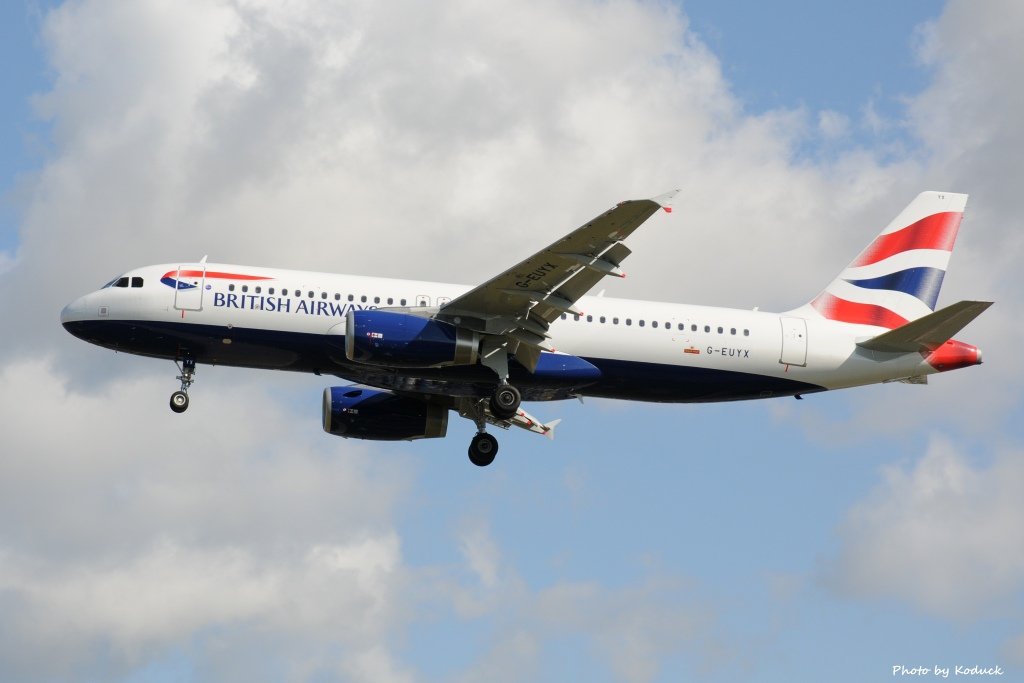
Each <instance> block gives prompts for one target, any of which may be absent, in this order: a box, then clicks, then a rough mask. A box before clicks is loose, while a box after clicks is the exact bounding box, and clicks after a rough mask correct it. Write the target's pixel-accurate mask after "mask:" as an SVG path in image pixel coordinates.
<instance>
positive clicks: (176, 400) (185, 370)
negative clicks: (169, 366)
mask: <svg viewBox="0 0 1024 683" xmlns="http://www.w3.org/2000/svg"><path fill="white" fill-rule="evenodd" d="M174 363H175V365H177V366H178V370H179V371H180V372H181V374H180V375H178V379H179V380H181V389H179V390H178V391H175V392H174V393H173V394H171V410H173V411H174V412H176V413H184V412H185V410H186V409H187V408H188V388H189V387H190V386H192V382H194V381H195V376H196V361H195V359H194V358H191V357H189V356H186V357H184V358H182V359H181V362H180V363H179V362H178V361H174Z"/></svg>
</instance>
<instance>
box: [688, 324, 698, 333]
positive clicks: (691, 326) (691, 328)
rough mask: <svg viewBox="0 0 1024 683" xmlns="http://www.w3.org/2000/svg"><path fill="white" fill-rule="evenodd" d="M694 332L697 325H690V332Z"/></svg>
mask: <svg viewBox="0 0 1024 683" xmlns="http://www.w3.org/2000/svg"><path fill="white" fill-rule="evenodd" d="M696 331H697V325H696V324H694V325H690V332H696Z"/></svg>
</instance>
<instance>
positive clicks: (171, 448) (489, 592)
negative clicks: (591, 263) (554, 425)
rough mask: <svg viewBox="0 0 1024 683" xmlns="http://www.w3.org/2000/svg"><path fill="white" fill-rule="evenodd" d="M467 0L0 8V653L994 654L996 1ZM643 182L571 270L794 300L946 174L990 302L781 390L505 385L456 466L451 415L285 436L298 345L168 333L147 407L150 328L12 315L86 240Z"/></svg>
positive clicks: (1005, 371)
mask: <svg viewBox="0 0 1024 683" xmlns="http://www.w3.org/2000/svg"><path fill="white" fill-rule="evenodd" d="M51 7H52V10H51V9H49V8H51ZM487 16H488V15H487V13H486V11H484V10H481V9H480V8H476V7H473V6H471V5H466V4H464V3H457V2H455V3H440V4H439V5H438V9H437V10H436V11H433V12H426V10H421V9H419V8H418V7H417V6H416V5H415V4H414V5H411V6H395V7H393V8H373V7H369V6H367V7H362V6H359V5H356V4H353V5H351V6H349V5H337V4H336V3H326V4H323V3H320V4H318V3H317V2H315V0H310V2H307V3H295V4H293V5H289V6H287V7H284V6H277V5H275V4H274V3H270V4H268V5H260V4H259V3H253V4H251V5H239V4H230V3H224V4H221V3H207V4H203V3H197V4H188V3H184V4H183V5H177V4H174V3H170V4H168V3H160V2H145V3H142V2H140V3H138V4H133V5H131V6H119V7H112V6H111V5H109V4H104V3H98V2H88V1H83V2H78V3H71V4H68V5H60V4H58V3H53V4H52V5H51V4H44V5H40V4H38V3H26V4H16V3H8V4H7V5H4V6H3V7H2V9H0V20H2V21H0V25H2V26H3V29H2V31H3V34H2V35H0V50H2V52H0V55H2V56H3V58H4V60H5V63H7V64H16V65H17V68H15V69H7V70H5V71H4V72H3V74H0V98H2V100H3V104H4V106H3V107H0V112H2V113H0V117H2V119H3V120H2V125H0V140H2V148H3V149H4V150H5V153H4V155H3V159H2V160H0V188H3V190H4V193H5V201H4V203H3V205H2V207H3V208H2V210H0V247H2V248H3V249H4V250H6V251H15V250H17V251H18V252H19V254H20V260H19V262H18V263H17V264H15V265H13V266H10V269H9V270H6V272H5V270H4V269H0V311H2V312H3V314H4V316H5V319H7V320H16V321H18V322H19V324H18V325H17V326H7V331H6V332H5V333H4V337H3V339H4V341H3V343H4V344H5V345H6V348H8V349H9V350H8V353H7V354H6V356H7V357H6V358H4V359H2V361H0V363H2V364H0V379H2V380H3V381H4V382H5V383H6V385H7V386H8V387H9V388H10V389H9V391H8V392H6V396H0V415H4V416H5V418H3V420H4V423H3V426H4V428H5V432H6V433H7V434H8V438H9V439H10V441H9V443H10V444H11V445H10V447H9V449H10V450H11V451H12V452H13V453H15V454H16V455H11V453H9V454H8V455H7V456H5V458H4V460H3V462H2V464H0V467H2V469H0V481H2V482H4V484H2V485H0V486H2V487H0V500H2V501H3V502H2V503H0V519H5V520H7V521H6V522H4V523H3V524H0V603H3V604H6V605H8V606H10V609H5V610H2V611H3V612H4V613H5V615H6V616H0V632H4V633H7V634H10V636H11V637H10V638H7V639H3V640H6V641H7V642H6V644H0V678H4V679H7V678H11V679H18V680H26V681H28V680H69V681H70V680H124V681H133V682H142V681H146V682H149V681H172V680H173V681H178V680H284V679H288V680H303V681H305V680H309V681H319V680H352V681H361V680H395V681H461V680H478V679H481V678H487V679H489V680H524V679H534V680H541V681H555V680H565V679H568V678H575V679H584V678H585V679H587V680H594V681H670V680H671V681H675V680H680V679H684V680H685V679H690V678H699V679H700V680H707V681H736V680H744V681H766V682H774V681H794V680H796V681H800V680H808V681H810V680H815V681H816V680H825V679H827V680H835V681H851V682H852V681H874V680H891V679H893V675H892V673H891V672H892V667H893V666H895V665H907V666H908V667H909V666H917V665H921V666H928V667H933V666H936V665H940V666H956V665H958V664H964V665H976V664H977V665H984V666H996V665H998V666H1001V667H1002V668H1003V669H1005V670H1006V671H1007V672H1008V674H1007V677H1006V678H1004V680H1009V679H1012V677H1013V676H1014V675H1015V673H1016V674H1018V675H1019V673H1020V671H1021V670H1022V667H1024V624H1022V623H1021V619H1020V615H1021V614H1022V613H1024V611H1022V608H1024V604H1022V602H1024V528H1022V527H1021V522H1020V518H1021V515H1020V514H1018V513H1020V512H1021V507H1020V503H1019V502H1018V501H1019V500H1020V499H1021V497H1020V495H1019V493H1020V489H1019V486H1021V485H1024V470H1022V468H1021V466H1020V465H1019V464H1017V463H1018V462H1020V458H1019V455H1020V452H1021V433H1020V427H1019V424H1017V422H1018V421H1017V420H1016V415H1017V414H1018V413H1019V409H1020V407H1021V395H1020V388H1021V381H1020V378H1021V376H1022V373H1024V368H1022V367H1020V365H1019V363H1018V361H1017V360H1016V354H1015V353H1014V350H1013V348H1012V345H1011V344H1010V343H1009V342H1007V341H1005V340H1006V339H1009V338H1011V336H1012V335H1011V334H1009V331H1010V330H1013V329H1015V328H1014V325H1015V322H1014V320H1015V313H1014V311H1015V308H1016V300H1019V294H1020V293H1021V292H1020V285H1019V277H1015V273H1016V265H1015V264H1016V262H1017V261H1016V257H1017V256H1019V255H1020V254H1021V251H1022V250H1024V248H1022V244H1021V243H1020V242H1021V240H1020V239H1018V238H1016V236H1015V233H1014V232H1013V231H1008V230H1006V226H1008V225H1015V224H1016V223H1015V220H1016V219H1015V218H1014V216H1015V215H1016V214H1015V213H1014V212H1013V204H1012V201H1011V199H1010V198H1009V197H1007V196H1006V193H1005V192H1004V193H1000V192H999V191H998V189H999V188H1001V187H1002V183H1005V182H1007V180H1006V177H1007V174H1006V172H1005V168H1006V167H1007V166H1009V167H1011V168H1013V166H1012V164H1013V161H1012V160H1013V159H1014V158H1015V155H1016V152H1014V150H1019V143H1020V140H1019V134H1017V133H1016V132H1015V130H1016V129H1015V128H1014V122H1015V120H1016V119H1015V118H1014V112H1016V111H1018V105H1019V104H1020V103H1019V102H1017V100H1016V99H1015V98H1014V96H1013V94H1012V93H1007V92H1006V89H1005V88H1003V87H1002V85H1001V84H1002V83H1004V82H1005V78H1006V77H1007V74H1016V73H1018V72H1016V71H1015V69H1016V68H1017V67H1018V66H1019V65H1020V63H1021V61H1022V60H1024V57H1022V54H1021V53H1022V50H1021V49H1020V48H1019V47H1016V39H1015V38H1013V37H1012V36H1014V35H1016V34H1014V31H1013V30H1011V29H1012V28H1013V27H1019V26H1020V24H1021V23H1022V19H1024V18H1022V17H1021V16H1020V12H1019V11H1017V10H1015V9H1013V8H1012V7H1009V8H1007V7H1003V8H989V10H987V11H984V12H982V11H978V12H972V11H971V10H970V9H967V8H966V6H965V5H963V4H960V3H950V4H949V5H947V4H945V3H939V2H901V3H885V2H868V3H861V4H859V5H856V6H853V5H851V6H849V7H839V6H830V5H825V4H821V3H809V2H783V3H774V4H765V3H754V2H742V3H715V2H705V1H703V0H690V1H689V2H685V3H683V4H681V5H679V6H668V7H666V6H664V5H660V4H649V3H634V2H622V3H596V4H592V3H589V2H585V1H584V0H578V1H574V2H567V3H564V4H560V5H557V6H555V5H552V6H550V7H548V6H545V5H543V4H537V5H534V4H531V3H524V4H523V5H521V6H517V8H510V10H509V11H508V13H507V14H506V15H505V16H503V21H502V22H501V23H500V25H498V24H497V23H495V22H488V21H485V19H486V18H487ZM44 27H45V29H44ZM469 27H471V30H470V29H469ZM525 27H529V31H527V30H526V28H525ZM1005 27H1009V28H1005ZM1004 28H1005V30H1004ZM44 30H45V37H44ZM527 35H528V36H529V39H526V38H524V36H527ZM1007 36H1009V37H1007ZM989 51H990V52H989ZM993 55H995V57H993ZM979 63H981V64H986V65H989V66H988V68H987V70H985V71H984V72H982V71H981V70H979V69H978V68H977V64H979ZM965 74H969V75H970V74H973V75H974V76H971V77H966V76H965ZM58 75H59V76H60V77H61V79H60V80H56V79H57V77H58ZM975 76H976V77H975ZM37 95H43V96H42V98H41V99H39V100H38V101H39V103H40V104H39V105H38V108H37V107H36V106H34V105H33V104H32V103H31V101H32V98H33V97H35V96H37ZM41 111H46V112H47V115H46V118H45V120H44V119H43V117H42V115H41V114H40V112H41ZM54 125H55V126H58V127H59V129H60V130H61V131H62V134H61V136H60V138H59V139H51V137H50V131H51V126H54ZM1007 160H1008V161H1007ZM675 184H680V185H682V186H683V188H684V191H683V195H681V199H680V200H679V201H677V207H679V209H678V210H677V211H675V212H674V213H673V214H672V216H671V218H666V217H659V218H658V219H657V220H655V221H651V223H650V225H648V226H645V228H644V230H643V231H641V233H642V234H641V233H638V234H637V235H635V236H634V237H635V240H634V242H633V243H632V244H631V246H632V248H633V250H634V254H633V256H631V258H630V261H629V262H628V263H627V266H628V268H627V269H628V271H629V274H630V277H629V278H628V279H627V280H626V281H625V282H623V283H617V284H614V285H609V295H611V296H635V297H638V298H652V299H662V300H666V299H668V300H679V301H689V302H694V303H709V304H720V305H735V306H753V305H757V304H767V303H769V302H781V301H785V302H789V303H790V304H793V305H795V304H798V303H800V302H801V301H802V300H806V299H807V298H809V297H810V296H813V294H814V293H815V292H816V291H817V290H818V288H820V286H822V285H823V284H825V283H826V282H827V281H828V280H827V279H826V278H831V277H832V276H833V275H834V274H835V272H837V271H838V270H839V268H841V267H842V265H843V264H845V263H846V262H847V261H848V260H849V259H850V258H851V257H852V256H853V254H854V253H856V250H858V249H859V248H860V247H861V246H863V244H865V243H867V242H868V241H869V240H870V239H871V238H872V237H873V236H874V235H875V234H876V233H877V231H878V229H879V228H880V227H881V225H884V223H886V222H887V221H888V220H889V218H891V217H892V216H893V215H895V213H896V212H897V211H899V209H900V208H902V206H903V205H904V204H906V203H907V202H908V201H909V199H910V198H911V197H912V196H913V194H916V192H918V191H920V190H923V189H950V190H957V191H967V192H971V193H972V200H971V201H972V203H971V204H970V205H969V210H968V215H969V219H968V220H966V221H965V223H964V227H963V229H962V231H961V238H960V243H959V244H958V250H957V252H956V253H955V254H954V257H953V263H952V264H951V270H950V275H949V277H948V278H947V282H946V289H945V290H944V292H943V294H942V298H941V299H940V302H944V303H951V302H953V301H955V300H958V299H964V298H979V299H984V298H986V297H993V298H997V301H998V303H997V306H995V307H993V309H992V310H991V311H990V312H988V313H986V315H985V316H983V317H982V318H981V319H979V321H977V323H975V324H973V325H972V326H971V327H970V328H968V330H967V331H966V332H965V334H964V338H965V339H966V340H968V341H971V342H973V343H977V344H978V345H979V346H981V347H982V348H984V349H985V350H986V361H987V362H986V364H985V365H983V366H981V367H979V368H971V369H967V370H964V371H961V372H958V373H952V374H951V375H950V376H940V377H935V378H933V380H932V382H931V385H930V386H928V387H916V386H905V385H885V386H876V387H869V388H863V389H856V390H851V391H847V392H836V393H833V394H827V395H815V396H809V397H807V398H806V400H804V401H802V402H796V401H792V400H784V399H780V400H776V401H768V402H751V403H737V404H721V405H682V406H664V405H646V404H627V403H621V402H610V401H596V400H594V401H587V402H586V404H585V405H581V404H580V403H578V402H565V403H558V404H537V405H531V406H529V409H530V410H531V412H533V413H534V414H536V415H538V416H539V417H541V418H542V419H545V420H547V419H551V418H555V417H561V418H562V419H563V422H562V424H561V425H560V426H559V428H558V438H557V439H556V440H555V441H554V442H548V441H547V440H544V439H538V438H536V437H535V436H533V435H529V434H525V433H524V434H520V433H501V434H498V436H499V438H500V440H501V444H502V446H501V453H500V454H499V456H498V460H497V462H496V463H495V465H494V466H492V467H490V468H487V469H486V470H478V469H476V468H473V467H472V466H470V465H469V464H468V462H467V461H466V457H465V447H466V444H467V442H468V440H469V438H470V436H471V434H472V433H473V426H472V424H471V423H469V422H467V421H464V420H459V419H457V418H455V417H453V418H452V422H451V426H450V428H449V434H448V437H447V438H446V439H444V440H436V441H423V442H416V443H398V444H390V443H382V444H377V443H359V442H352V441H346V440H339V439H334V438H331V437H328V436H326V435H324V434H323V433H322V432H321V431H320V426H319V419H320V418H319V400H320V395H321V391H322V389H323V387H324V386H325V384H326V383H327V382H329V381H330V380H326V379H325V378H320V377H306V376H291V375H282V374H280V373H272V372H259V371H246V370H238V369H230V368H200V373H199V378H198V382H197V384H196V385H195V386H194V388H193V389H192V392H191V395H192V407H191V408H190V410H189V411H188V413H186V414H185V415H183V416H180V419H179V416H174V415H172V414H171V413H170V411H168V410H167V409H166V397H167V395H168V394H169V393H170V391H172V390H173V389H174V388H176V387H175V386H174V382H173V376H174V374H176V373H174V369H173V367H171V366H170V364H169V363H167V364H162V363H161V362H158V361H152V360H148V359H140V358H132V357H125V356H123V355H120V354H118V355H115V354H110V353H108V352H105V351H102V350H100V349H97V348H92V347H88V346H86V345H83V344H81V343H80V342H78V341H77V340H74V339H72V338H70V337H69V336H68V335H66V334H65V333H64V332H63V331H62V330H60V329H59V328H58V327H57V326H56V323H55V319H56V315H57V311H58V310H59V308H60V306H62V305H63V304H64V303H66V302H67V301H68V300H70V299H71V298H72V297H74V296H77V295H78V294H80V293H82V292H84V291H86V290H88V289H91V288H92V287H94V286H96V285H98V284H100V283H102V282H104V281H106V280H107V279H109V277H110V276H112V275H113V274H115V273H116V272H118V271H123V270H125V269H127V268H129V267H131V266H136V265H141V264H143V263H153V262H164V261H170V260H174V259H178V258H184V259H191V258H194V257H193V254H194V253H211V254H214V255H215V256H211V259H213V260H220V261H226V262H241V263H246V262H253V263H260V264H266V265H281V266H285V267H308V268H310V269H315V270H337V271H350V272H358V273H363V274H372V273H382V274H386V275H392V276H399V277H401V276H408V277H414V278H429V279H438V280H449V281H460V282H473V281H476V280H482V279H484V278H486V277H489V276H490V275H493V274H494V273H496V272H498V271H500V270H501V269H503V268H504V267H506V266H507V265H508V264H509V263H511V262H513V260H514V259H515V258H516V257H517V256H520V255H519V254H517V253H514V251H515V250H516V249H519V248H529V245H531V244H534V243H538V244H546V243H548V242H546V241H544V240H549V241H550V239H553V235H558V234H561V233H563V232H567V231H568V230H570V229H572V228H573V227H575V226H576V225H578V224H579V223H580V222H581V221H582V220H585V219H586V218H588V217H590V216H592V215H595V214H596V213H598V212H599V211H600V210H602V209H603V208H605V206H606V205H609V204H610V203H611V202H614V201H617V200H619V199H623V198H625V197H626V196H634V195H633V194H632V193H634V192H649V193H650V194H653V193H656V192H660V191H662V190H664V189H667V188H668V187H670V186H672V185H675ZM644 188H646V189H644ZM637 196H640V195H637ZM754 217H756V220H755V218H754ZM509 234H515V235H516V237H517V239H516V240H515V243H514V244H510V243H509V239H508V235H509ZM19 235H21V237H19ZM385 245H386V246H385ZM524 245H525V246H524ZM523 255H525V254H523ZM3 263H4V261H3V260H0V264H3ZM54 273H60V276H59V277H55V275H54ZM614 287H617V288H618V289H613V288H614ZM24 291H32V292H34V293H36V296H35V298H34V299H33V301H32V302H31V305H29V304H27V303H25V301H24V299H23V298H22V297H20V296H19V295H18V293H19V292H24ZM766 307H767V306H766ZM13 328H17V332H16V333H15V332H13V331H12V329H13ZM55 414H56V415H59V416H60V418H59V420H58V422H59V426H60V428H59V429H54V428H53V421H52V419H50V418H49V417H48V416H52V415H55ZM54 649H59V650H60V656H56V657H50V658H44V657H40V656H39V653H41V652H51V651H53V650H54Z"/></svg>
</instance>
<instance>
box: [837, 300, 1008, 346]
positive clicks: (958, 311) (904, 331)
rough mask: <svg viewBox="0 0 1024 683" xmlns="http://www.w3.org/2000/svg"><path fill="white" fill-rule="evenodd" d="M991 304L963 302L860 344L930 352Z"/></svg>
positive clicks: (985, 302) (859, 344) (858, 343)
mask: <svg viewBox="0 0 1024 683" xmlns="http://www.w3.org/2000/svg"><path fill="white" fill-rule="evenodd" d="M991 305H992V302H991V301H961V302H959V303H955V304H953V305H952V306H947V307H946V308H943V309H940V310H938V311H935V312H934V313H930V314H928V315H926V316H924V317H923V318H918V319H917V320H914V321H912V322H909V323H907V324H906V325H904V326H902V327H897V328H896V329H895V330H889V331H888V332H885V333H883V334H880V335H878V336H877V337H872V338H871V339H866V340H865V341H862V342H857V346H859V347H861V348H862V349H868V350H870V351H883V352H886V353H912V352H914V351H922V350H927V351H931V350H933V349H935V348H937V347H939V346H941V345H942V344H945V343H946V342H947V341H948V340H950V339H952V338H953V335H954V334H956V333H957V332H959V331H960V330H962V329H964V328H965V327H967V325H968V323H970V322H971V321H972V320H974V319H975V318H977V317H978V316H979V315H981V314H982V313H984V312H985V309H987V308H988V307H989V306H991Z"/></svg>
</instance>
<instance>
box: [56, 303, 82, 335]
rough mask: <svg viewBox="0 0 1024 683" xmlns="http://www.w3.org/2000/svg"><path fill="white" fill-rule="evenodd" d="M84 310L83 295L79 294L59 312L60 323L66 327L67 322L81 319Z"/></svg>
mask: <svg viewBox="0 0 1024 683" xmlns="http://www.w3.org/2000/svg"><path fill="white" fill-rule="evenodd" d="M84 311H85V297H84V296H81V297H78V298H77V299H75V300H74V301H72V302H71V303H69V304H68V305H67V306H65V307H64V308H63V309H62V310H61V312H60V324H61V325H63V326H64V327H65V328H67V326H68V323H73V322H75V321H77V320H81V319H82V318H83V317H85V316H84Z"/></svg>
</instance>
